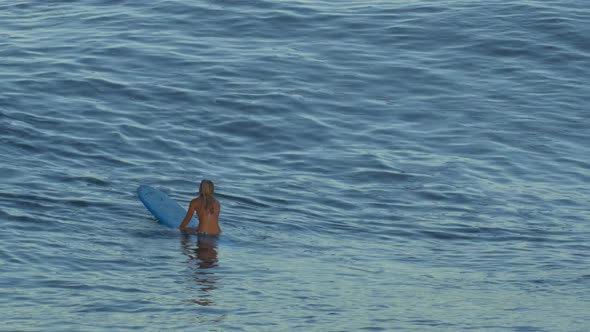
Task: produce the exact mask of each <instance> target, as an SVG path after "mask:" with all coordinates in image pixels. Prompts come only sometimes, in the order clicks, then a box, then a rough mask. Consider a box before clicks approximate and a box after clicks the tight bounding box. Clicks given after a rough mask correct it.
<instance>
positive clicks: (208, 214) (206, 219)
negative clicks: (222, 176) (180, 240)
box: [179, 180, 221, 235]
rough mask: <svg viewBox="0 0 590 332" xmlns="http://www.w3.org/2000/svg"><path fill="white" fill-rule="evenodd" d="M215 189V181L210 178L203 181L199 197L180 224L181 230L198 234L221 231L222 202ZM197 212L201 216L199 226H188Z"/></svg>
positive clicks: (191, 204) (212, 233)
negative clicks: (216, 195)
mask: <svg viewBox="0 0 590 332" xmlns="http://www.w3.org/2000/svg"><path fill="white" fill-rule="evenodd" d="M214 191H215V187H214V186H213V182H211V181H209V180H203V181H201V185H200V186H199V197H197V198H195V199H193V200H192V201H191V203H190V205H189V207H188V212H187V213H186V216H185V217H184V219H183V220H182V223H181V224H180V227H179V228H180V230H181V231H183V232H189V233H194V234H197V235H219V234H220V233H221V228H219V212H220V211H221V204H219V201H218V200H217V199H216V198H215V196H214ZM195 212H196V213H197V216H198V217H199V227H198V228H193V227H187V225H188V224H189V223H190V222H191V218H192V217H193V215H194V214H195Z"/></svg>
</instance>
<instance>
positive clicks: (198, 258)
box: [181, 234, 218, 306]
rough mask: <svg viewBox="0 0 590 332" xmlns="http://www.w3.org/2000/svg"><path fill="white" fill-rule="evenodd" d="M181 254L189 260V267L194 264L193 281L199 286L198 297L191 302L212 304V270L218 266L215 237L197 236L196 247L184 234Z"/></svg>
mask: <svg viewBox="0 0 590 332" xmlns="http://www.w3.org/2000/svg"><path fill="white" fill-rule="evenodd" d="M181 239H182V240H181V245H182V249H183V253H184V254H185V255H186V256H187V257H189V258H190V263H191V267H192V265H193V264H194V271H195V274H194V276H193V277H194V279H195V281H196V283H197V284H198V285H199V290H200V296H199V298H197V299H195V300H194V301H193V302H194V303H196V304H198V305H202V306H208V305H212V304H214V302H213V300H212V299H211V291H213V290H215V289H217V286H216V283H217V278H216V277H215V272H214V270H215V269H213V268H215V267H217V266H218V259H217V240H218V238H217V237H211V236H199V237H198V239H197V241H196V247H195V246H193V243H194V242H193V240H192V239H193V238H192V237H191V236H190V235H188V234H184V235H183V236H182V237H181Z"/></svg>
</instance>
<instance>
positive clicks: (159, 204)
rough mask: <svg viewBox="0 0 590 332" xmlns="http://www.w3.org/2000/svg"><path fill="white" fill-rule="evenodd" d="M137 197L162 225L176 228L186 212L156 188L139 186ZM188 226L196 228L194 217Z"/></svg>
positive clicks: (196, 223) (196, 222)
mask: <svg viewBox="0 0 590 332" xmlns="http://www.w3.org/2000/svg"><path fill="white" fill-rule="evenodd" d="M137 197H138V198H139V200H140V201H141V202H142V203H143V205H144V206H145V207H146V209H148V211H150V212H151V214H152V215H153V216H154V217H156V219H157V220H158V222H159V223H160V224H162V225H166V226H168V227H172V228H178V226H180V224H181V223H182V219H184V216H186V210H185V209H184V208H182V207H181V206H180V204H178V203H177V202H176V201H175V200H173V199H172V198H170V197H169V196H168V195H166V194H165V193H163V192H162V191H160V190H158V189H156V188H153V187H150V186H147V185H141V186H139V188H137ZM189 226H190V227H197V226H198V221H197V218H196V217H194V216H193V218H192V219H191V222H190V223H189Z"/></svg>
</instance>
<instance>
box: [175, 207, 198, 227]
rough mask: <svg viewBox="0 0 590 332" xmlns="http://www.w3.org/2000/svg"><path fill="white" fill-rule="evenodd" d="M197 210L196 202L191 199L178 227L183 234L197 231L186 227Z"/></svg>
mask: <svg viewBox="0 0 590 332" xmlns="http://www.w3.org/2000/svg"><path fill="white" fill-rule="evenodd" d="M196 210H197V200H196V199H193V200H192V201H191V203H190V204H189V206H188V211H187V212H186V216H184V219H183V220H182V223H181V224H180V226H179V227H178V228H179V229H180V230H181V231H183V232H197V231H198V230H197V229H196V228H193V227H187V225H188V224H189V223H190V222H191V219H192V218H193V216H194V215H195V211H196Z"/></svg>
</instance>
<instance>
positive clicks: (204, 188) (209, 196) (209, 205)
mask: <svg viewBox="0 0 590 332" xmlns="http://www.w3.org/2000/svg"><path fill="white" fill-rule="evenodd" d="M214 193H215V186H214V185H213V182H212V181H211V180H203V181H201V185H200V186H199V196H201V197H203V205H202V206H203V209H204V210H205V211H209V212H210V213H213V212H215V205H213V201H214V200H215V198H213V194H214Z"/></svg>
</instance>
